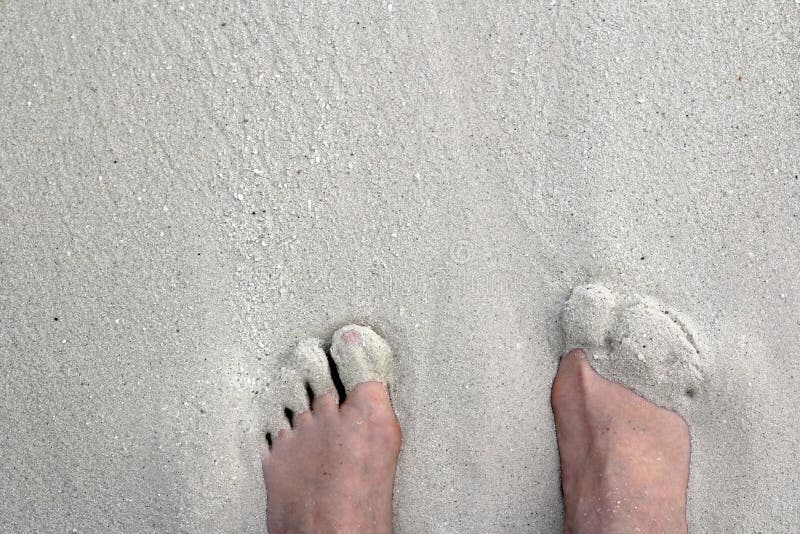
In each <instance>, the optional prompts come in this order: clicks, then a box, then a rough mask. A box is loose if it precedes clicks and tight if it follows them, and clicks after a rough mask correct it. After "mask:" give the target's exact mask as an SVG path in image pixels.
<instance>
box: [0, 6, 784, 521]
mask: <svg viewBox="0 0 800 534" xmlns="http://www.w3.org/2000/svg"><path fill="white" fill-rule="evenodd" d="M667 4H669V5H667ZM798 50H800V5H798V4H797V3H796V2H794V1H789V0H776V1H774V2H755V3H753V2H744V1H739V0H737V1H733V2H725V3H709V2H692V3H690V2H683V1H678V2H670V3H664V2H652V3H647V4H642V3H636V4H635V5H634V4H632V3H631V4H628V3H625V4H623V3H616V2H600V3H599V4H598V3H577V4H576V5H573V4H572V3H567V2H561V1H552V2H550V1H548V2H541V3H539V2H528V1H525V2H522V1H518V2H512V3H503V4H497V5H494V6H492V7H489V6H487V5H482V4H477V3H472V4H469V3H451V2H441V1H439V2H413V3H395V2H393V3H392V4H388V3H384V2H372V1H370V2H362V1H356V2H350V3H347V4H342V3H341V2H332V1H329V2H306V1H303V2H300V3H294V2H289V3H284V2H255V1H252V0H246V1H243V2H239V3H234V4H226V3H224V2H208V1H205V0H203V1H198V0H195V1H194V2H186V3H177V2H171V3H169V6H167V4H166V3H164V2H156V1H148V2H136V1H128V2H84V3H78V4H76V5H74V6H73V5H72V3H69V2H43V1H41V0H33V1H21V0H0V51H1V52H0V73H1V74H0V102H1V104H0V105H1V106H2V107H0V193H1V194H0V199H1V201H2V206H0V217H1V218H2V225H0V245H1V246H2V255H1V256H0V273H2V278H1V279H0V280H2V289H0V310H2V315H1V316H0V377H2V379H0V387H2V389H0V395H1V396H0V398H2V409H0V531H2V532H20V533H27V532H37V533H38V532H80V533H83V532H120V533H123V532H124V533H130V532H193V533H194V532H198V533H199V532H242V533H255V532H263V530H264V525H265V522H264V511H263V507H264V502H265V499H264V495H263V488H262V484H263V483H262V481H261V473H260V470H259V464H258V451H257V448H258V446H260V444H261V442H262V441H263V431H264V429H265V424H266V423H265V421H266V418H267V415H266V414H265V413H264V412H263V411H262V408H261V407H262V406H263V404H264V403H263V401H261V400H260V397H262V396H263V395H264V392H265V390H266V386H265V383H266V382H269V381H270V380H274V379H275V376H277V369H279V367H280V363H281V361H282V359H283V358H285V357H286V355H287V354H291V351H292V350H293V347H294V346H295V345H296V343H297V342H298V341H299V340H301V339H304V338H306V337H308V336H312V337H318V338H322V339H330V336H331V334H332V333H333V331H334V330H335V329H336V328H337V327H339V326H342V325H344V324H347V323H349V322H359V321H366V322H369V323H371V324H374V325H377V326H378V327H379V328H380V330H381V332H382V333H383V334H384V335H385V336H386V338H387V339H388V340H389V342H390V343H391V345H392V348H393V350H394V353H395V356H394V365H395V369H394V372H395V380H394V386H393V398H394V400H395V407H396V410H397V412H398V415H399V418H400V420H401V425H402V427H403V430H404V446H403V451H402V452H401V459H400V466H399V474H398V479H397V486H396V495H395V527H396V528H395V530H396V531H397V532H400V533H467V532H555V531H557V530H558V528H560V525H561V521H562V512H561V502H560V493H559V491H560V490H559V477H558V465H557V451H556V442H555V435H554V431H553V427H552V415H551V412H550V408H549V399H548V395H549V387H550V382H551V379H552V377H553V374H554V372H555V365H556V360H557V355H558V352H559V351H560V350H561V346H562V343H563V340H562V334H561V330H560V328H559V322H558V318H559V311H560V307H561V304H562V302H563V301H564V300H565V299H566V298H567V297H568V296H569V294H570V290H571V288H572V287H573V286H576V285H579V284H585V283H600V284H603V285H605V286H607V287H609V288H611V289H612V290H614V291H615V292H617V293H619V294H640V295H648V296H650V297H652V298H653V299H655V300H656V301H658V302H662V303H665V304H667V305H668V306H670V307H671V308H672V309H677V310H680V311H681V312H683V314H685V316H686V317H689V318H691V320H692V321H693V327H692V328H693V330H694V331H695V332H696V333H697V335H698V338H699V339H700V340H701V342H702V345H703V347H704V350H705V352H706V353H707V354H708V355H709V356H710V361H711V362H712V365H711V368H710V369H709V370H708V372H707V376H706V378H705V380H704V382H703V388H702V390H701V393H699V394H698V395H696V396H695V397H693V398H692V400H691V403H690V407H691V413H690V414H689V415H688V417H689V419H690V421H691V424H692V435H693V453H692V462H693V463H692V475H691V485H690V501H691V502H690V521H691V525H692V527H693V529H694V531H695V532H720V533H722V532H725V533H729V532H793V531H794V528H795V526H793V525H795V523H796V522H797V521H798V518H800V504H798V503H800V495H798V488H800V476H799V475H798V471H800V459H798V457H797V455H796V451H797V450H798V447H800V443H798V441H800V439H799V438H798V436H799V435H800V422H799V419H798V417H797V413H798V409H800V396H798V394H797V391H798V388H800V360H798V358H797V356H796V353H797V349H796V342H797V340H798V337H799V336H798V335H799V334H800V306H798V302H800V301H799V300H798V299H799V298H800V179H798V175H800V162H799V161H798V158H799V157H800V136H798V132H799V131H800V96H798V95H800V93H799V91H800V74H798V73H800V55H799V54H798ZM56 318H58V320H56Z"/></svg>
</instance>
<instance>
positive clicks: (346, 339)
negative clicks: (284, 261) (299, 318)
mask: <svg viewBox="0 0 800 534" xmlns="http://www.w3.org/2000/svg"><path fill="white" fill-rule="evenodd" d="M309 346H311V345H309V344H308V343H306V344H305V349H306V353H307V354H306V358H305V361H302V362H300V365H299V367H300V369H301V370H302V371H303V373H301V374H305V375H307V376H306V390H307V391H308V395H309V397H310V398H309V400H308V408H309V409H307V410H304V411H299V412H298V413H292V411H291V410H287V411H286V416H287V418H288V419H289V424H290V428H284V429H282V430H280V431H279V432H278V433H277V435H276V436H275V437H274V439H272V438H271V437H270V439H271V441H272V443H271V446H270V447H269V450H268V451H266V452H265V454H264V457H263V460H262V465H263V468H264V479H265V481H266V487H267V524H268V528H269V532H271V533H272V534H284V533H315V534H316V533H337V534H339V533H342V534H344V533H357V532H358V533H360V532H371V533H376V534H383V533H389V532H391V531H392V488H393V485H394V474H395V467H396V465H397V456H398V453H399V451H400V426H399V425H398V423H397V419H396V418H395V415H394V412H393V411H392V406H391V403H390V400H389V391H388V389H387V386H386V384H385V383H383V382H381V381H376V380H370V381H360V379H361V378H365V377H368V378H373V379H374V378H380V377H383V379H386V378H387V377H386V376H385V375H386V365H387V358H388V357H389V350H388V346H387V345H386V344H385V342H383V340H382V339H380V338H379V337H378V336H377V334H375V333H374V332H372V330H369V329H367V328H364V327H353V326H351V327H345V328H343V329H341V330H339V331H338V332H337V333H336V334H335V335H334V341H333V347H332V353H333V358H334V360H336V363H335V364H332V366H333V369H334V375H335V376H337V377H338V375H339V374H341V377H342V381H343V382H344V384H343V387H344V388H345V389H347V396H346V398H345V399H344V401H343V402H340V401H339V394H338V393H337V391H336V390H335V389H330V388H331V387H332V386H333V380H331V379H330V378H327V380H326V379H324V378H323V379H321V377H320V375H321V373H322V372H325V373H328V368H327V365H328V364H327V358H326V357H325V356H324V353H322V349H321V348H318V352H317V353H316V354H314V353H311V352H309V351H308V348H309ZM381 352H382V354H381ZM308 354H312V356H314V357H311V358H309V357H308ZM315 365H316V366H317V367H318V368H316V369H314V368H313V366H315ZM322 365H324V366H325V368H324V369H322V368H321V367H320V366H322ZM337 368H338V369H337ZM320 384H321V385H322V386H321V387H323V388H328V391H327V392H324V393H323V394H321V395H318V396H315V393H320V392H319V391H317V392H315V391H313V389H314V387H313V386H314V385H317V387H320ZM302 386H303V385H302V383H301V384H300V386H299V387H302Z"/></svg>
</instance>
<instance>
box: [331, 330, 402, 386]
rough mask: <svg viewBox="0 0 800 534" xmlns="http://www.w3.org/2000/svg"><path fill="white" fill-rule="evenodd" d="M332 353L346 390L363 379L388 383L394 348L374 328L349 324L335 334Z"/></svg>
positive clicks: (363, 380)
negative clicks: (392, 349)
mask: <svg viewBox="0 0 800 534" xmlns="http://www.w3.org/2000/svg"><path fill="white" fill-rule="evenodd" d="M331 356H332V357H333V360H334V361H335V362H336V367H337V369H338V372H339V376H340V378H341V380H342V384H344V387H345V389H346V390H347V391H348V392H350V391H351V390H352V389H353V388H354V387H355V386H356V384H360V383H361V382H370V381H374V382H384V383H385V382H388V381H389V374H390V366H391V359H392V351H391V349H390V348H389V345H388V344H387V343H386V341H384V339H383V338H381V337H380V336H379V335H378V334H376V333H375V332H374V331H373V330H372V329H370V328H368V327H365V326H359V325H349V326H345V327H343V328H340V329H339V330H337V331H336V333H335V334H334V335H333V341H332V344H331Z"/></svg>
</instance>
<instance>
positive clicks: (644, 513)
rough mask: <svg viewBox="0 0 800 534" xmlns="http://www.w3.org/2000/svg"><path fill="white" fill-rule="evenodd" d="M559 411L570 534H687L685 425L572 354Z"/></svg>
mask: <svg viewBox="0 0 800 534" xmlns="http://www.w3.org/2000/svg"><path fill="white" fill-rule="evenodd" d="M552 405H553V413H554V415H555V422H556V435H557V438H558V450H559V456H560V458H561V477H562V490H563V493H564V513H565V522H564V524H565V527H564V532H566V533H600V532H625V533H628V532H653V533H655V532H672V533H681V532H686V529H687V526H686V487H687V484H688V477H689V455H690V441H689V430H688V427H687V425H686V423H685V422H684V420H683V419H682V418H681V417H680V416H679V415H677V414H676V413H674V412H671V411H669V410H665V409H663V408H659V407H658V406H656V405H654V404H652V403H650V402H648V401H646V400H644V399H643V398H641V397H639V396H638V395H636V394H634V393H633V392H632V391H630V390H629V389H627V388H625V387H623V386H621V385H619V384H617V383H615V382H611V381H609V380H606V379H605V378H603V377H602V376H600V375H599V374H598V373H597V372H595V371H594V370H593V369H592V367H591V366H590V365H589V363H588V362H587V360H586V356H585V353H584V352H583V351H582V350H580V349H576V350H572V351H571V352H570V353H569V354H567V355H566V356H565V357H564V358H563V359H562V360H561V363H560V365H559V369H558V373H557V375H556V378H555V381H554V383H553V389H552Z"/></svg>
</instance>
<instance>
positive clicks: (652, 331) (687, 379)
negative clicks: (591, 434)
mask: <svg viewBox="0 0 800 534" xmlns="http://www.w3.org/2000/svg"><path fill="white" fill-rule="evenodd" d="M561 327H562V329H563V331H564V342H565V345H566V349H571V348H574V347H582V348H584V349H585V350H586V353H587V355H588V357H589V361H590V362H591V364H592V367H594V368H595V370H597V372H598V373H600V374H601V375H603V376H605V377H606V378H608V379H610V380H614V381H616V382H619V383H620V384H623V385H625V386H626V387H628V388H630V389H632V390H633V391H635V392H636V393H638V394H639V395H641V396H643V397H645V398H647V399H649V400H651V401H652V402H654V403H656V404H658V405H661V406H663V407H665V408H669V409H671V410H675V411H677V412H679V413H680V412H685V411H687V409H688V408H689V406H690V403H691V401H692V399H693V398H694V397H696V396H698V395H699V394H701V392H702V385H703V382H704V379H705V376H706V372H707V369H708V361H707V360H706V359H705V357H704V355H703V354H702V352H701V351H700V349H699V348H698V345H697V341H696V336H695V334H694V333H693V332H692V330H691V329H690V328H689V327H688V326H687V321H686V319H685V318H682V317H681V314H680V313H678V312H676V311H675V310H672V309H670V308H668V307H666V306H663V305H661V304H659V303H658V302H656V301H654V300H652V299H650V298H648V297H642V296H639V295H634V294H630V295H620V294H615V293H613V292H611V291H610V290H609V289H607V288H606V287H604V286H602V285H596V284H591V285H584V286H577V287H575V288H574V289H573V290H572V294H571V295H570V297H569V299H568V300H567V301H566V302H565V303H564V307H563V309H562V311H561Z"/></svg>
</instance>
